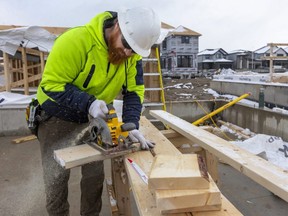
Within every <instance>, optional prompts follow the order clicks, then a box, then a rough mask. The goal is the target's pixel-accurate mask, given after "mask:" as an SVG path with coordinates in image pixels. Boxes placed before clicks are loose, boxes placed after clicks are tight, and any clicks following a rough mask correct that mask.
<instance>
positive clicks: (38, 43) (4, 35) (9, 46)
mask: <svg viewBox="0 0 288 216" xmlns="http://www.w3.org/2000/svg"><path fill="white" fill-rule="evenodd" d="M55 39H56V35H54V34H51V33H50V32H48V31H47V30H45V29H44V28H42V27H39V26H29V27H20V28H13V29H7V30H2V31H0V50H1V51H3V52H6V53H8V54H10V55H13V56H14V55H15V53H16V51H17V49H18V48H19V47H20V46H21V47H27V48H38V49H39V50H41V51H44V52H50V50H51V48H52V46H53V44H54V40H55Z"/></svg>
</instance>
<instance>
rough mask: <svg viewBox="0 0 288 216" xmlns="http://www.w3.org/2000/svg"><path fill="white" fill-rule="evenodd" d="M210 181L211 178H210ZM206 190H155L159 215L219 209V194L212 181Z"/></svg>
mask: <svg viewBox="0 0 288 216" xmlns="http://www.w3.org/2000/svg"><path fill="white" fill-rule="evenodd" d="M210 179H211V177H210ZM209 184H210V185H209V188H207V189H195V190H156V191H155V197H156V203H157V207H158V208H160V209H161V213H163V214H166V213H181V212H187V210H188V209H189V211H211V210H220V209H221V202H222V201H221V193H220V191H219V189H218V187H217V185H216V184H215V182H213V180H212V179H211V181H210V182H209Z"/></svg>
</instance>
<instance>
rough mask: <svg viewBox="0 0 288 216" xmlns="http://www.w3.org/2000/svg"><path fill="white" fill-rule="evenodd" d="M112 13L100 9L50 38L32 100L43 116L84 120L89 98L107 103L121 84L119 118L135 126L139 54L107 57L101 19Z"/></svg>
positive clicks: (140, 92) (140, 75)
mask: <svg viewBox="0 0 288 216" xmlns="http://www.w3.org/2000/svg"><path fill="white" fill-rule="evenodd" d="M115 15H116V13H113V12H104V13H101V14H99V15H98V16H96V17H94V18H93V19H92V20H91V21H90V22H89V23H88V24H86V25H85V26H81V27H76V28H73V29H70V30H68V31H67V32H65V33H63V34H62V35H61V36H59V37H58V38H57V39H56V41H55V44H54V46H53V48H52V50H51V52H50V54H49V56H48V59H47V62H46V66H45V69H44V73H43V77H42V81H41V83H40V85H39V88H38V91H37V99H38V101H39V103H40V104H41V106H42V108H43V109H44V110H45V111H46V112H47V113H48V114H49V115H52V116H56V117H59V118H62V119H64V120H69V121H75V122H79V123H82V122H87V121H88V110H89V107H90V105H91V103H92V102H93V101H94V100H95V99H100V100H104V101H105V102H106V103H107V104H109V103H112V102H113V100H114V99H115V97H116V96H117V95H118V94H119V92H120V91H121V90H123V89H124V91H123V95H124V99H123V100H124V106H123V121H124V122H134V123H136V125H137V126H138V121H139V117H140V113H141V108H142V105H141V104H142V102H143V98H144V84H143V69H142V58H141V56H139V55H137V54H134V55H133V56H131V57H130V58H129V59H128V60H127V61H126V62H125V63H123V64H121V65H113V64H111V63H110V62H109V61H108V51H107V49H108V47H107V44H106V42H105V40H104V33H103V30H104V28H103V24H104V21H105V20H107V19H111V18H113V16H114V17H115ZM116 16H117V15H116ZM130 115H132V116H131V117H129V116H130Z"/></svg>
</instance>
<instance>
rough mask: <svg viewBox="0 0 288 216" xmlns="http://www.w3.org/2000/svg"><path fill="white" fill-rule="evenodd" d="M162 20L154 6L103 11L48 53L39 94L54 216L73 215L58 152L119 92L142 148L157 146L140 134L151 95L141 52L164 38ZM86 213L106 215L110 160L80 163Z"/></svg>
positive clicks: (48, 201)
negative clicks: (146, 86)
mask: <svg viewBox="0 0 288 216" xmlns="http://www.w3.org/2000/svg"><path fill="white" fill-rule="evenodd" d="M160 24H161V23H160V20H159V18H158V16H157V15H156V14H155V12H154V11H153V10H152V9H150V8H143V7H136V8H132V9H123V10H121V11H119V12H109V11H107V12H103V13H100V14H99V15H97V16H96V17H94V18H93V19H92V20H91V21H90V22H89V23H87V24H86V25H84V26H81V27H76V28H72V29H69V30H68V31H66V32H65V33H63V34H62V35H60V36H59V37H58V38H57V39H56V41H55V44H54V46H53V48H52V50H51V52H50V54H49V56H48V59H47V63H46V66H45V69H44V72H43V77H42V81H41V83H40V85H39V88H38V91H37V100H38V101H39V104H40V105H41V109H42V111H41V115H42V117H43V119H44V120H43V121H42V122H40V124H39V126H38V132H37V133H38V134H37V136H38V139H39V142H40V145H41V155H42V165H43V172H44V183H45V191H46V208H47V211H48V213H49V215H57V216H59V215H69V203H68V201H67V196H68V180H69V175H70V171H69V170H65V169H63V168H62V167H61V166H60V165H58V164H57V163H56V162H55V160H54V159H53V152H54V150H57V149H61V148H65V147H69V146H71V145H77V144H80V143H78V141H77V137H78V136H79V134H81V131H82V130H83V129H84V128H86V127H87V126H88V124H89V118H90V117H92V118H96V117H101V118H105V114H107V113H108V109H107V107H106V104H110V103H112V102H113V100H114V99H115V98H116V96H117V95H118V93H119V92H120V93H121V91H122V94H123V115H122V120H123V122H125V123H128V122H132V123H134V124H135V125H136V128H137V129H135V130H132V131H130V132H129V137H130V138H131V139H132V140H133V141H137V142H138V141H139V142H140V144H141V147H142V149H149V148H153V147H154V143H152V142H150V141H148V140H146V139H145V138H144V137H143V135H142V134H141V133H140V132H139V130H138V129H139V119H140V113H141V109H142V103H143V99H144V85H143V69H142V60H141V59H142V56H143V57H147V56H148V55H149V54H150V49H151V46H152V45H153V44H154V43H155V42H156V40H157V39H158V37H159V35H160ZM81 172H82V179H81V212H80V213H81V215H99V213H100V211H101V204H102V203H101V194H102V189H103V180H104V170H103V161H99V162H93V163H89V164H86V165H83V166H82V168H81Z"/></svg>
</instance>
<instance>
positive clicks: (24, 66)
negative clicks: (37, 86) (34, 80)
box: [21, 47, 29, 95]
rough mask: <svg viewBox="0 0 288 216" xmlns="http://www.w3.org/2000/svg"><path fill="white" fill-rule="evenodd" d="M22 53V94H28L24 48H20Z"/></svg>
mask: <svg viewBox="0 0 288 216" xmlns="http://www.w3.org/2000/svg"><path fill="white" fill-rule="evenodd" d="M21 54H22V65H23V77H24V79H23V80H24V94H25V95H29V82H28V68H27V67H28V65H27V55H26V48H25V47H22V48H21Z"/></svg>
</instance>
